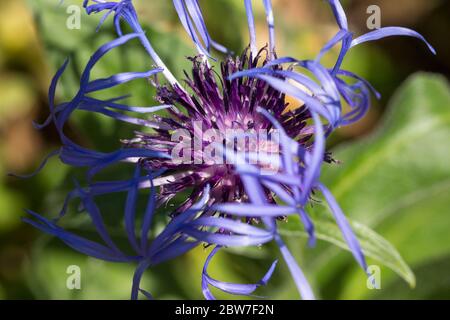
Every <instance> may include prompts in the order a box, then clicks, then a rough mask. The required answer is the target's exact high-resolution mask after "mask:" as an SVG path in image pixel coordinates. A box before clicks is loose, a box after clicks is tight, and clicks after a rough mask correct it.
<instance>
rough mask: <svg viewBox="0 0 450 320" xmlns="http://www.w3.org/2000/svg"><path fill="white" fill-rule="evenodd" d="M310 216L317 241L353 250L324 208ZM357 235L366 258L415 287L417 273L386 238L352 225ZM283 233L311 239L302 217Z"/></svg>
mask: <svg viewBox="0 0 450 320" xmlns="http://www.w3.org/2000/svg"><path fill="white" fill-rule="evenodd" d="M316 208H317V209H315V210H313V212H311V213H310V216H311V219H312V220H313V223H314V225H315V228H316V229H315V232H316V237H317V239H320V240H324V241H327V242H330V243H332V244H334V245H336V246H338V247H340V248H342V249H345V250H349V248H348V246H347V243H346V242H345V240H344V238H343V237H342V233H341V230H340V229H339V227H338V226H337V224H336V222H335V221H334V219H333V216H332V215H331V214H330V212H329V211H327V209H325V208H323V207H322V206H318V207H316ZM350 224H351V226H352V229H353V231H354V232H355V234H356V236H357V237H358V239H359V241H360V245H361V248H362V250H363V252H364V254H365V255H366V257H370V258H372V259H374V260H376V261H378V262H380V263H382V264H384V265H385V266H387V267H389V268H391V269H392V270H394V271H395V272H396V273H397V274H398V275H400V276H401V277H402V278H403V279H404V280H405V281H406V282H407V283H408V284H409V285H410V286H411V287H414V286H415V281H416V280H415V277H414V273H413V272H412V271H411V269H410V268H409V267H408V265H407V264H406V263H405V261H404V260H403V258H402V257H401V256H400V254H399V253H398V252H397V250H395V248H394V247H393V246H392V245H391V244H390V243H389V242H388V241H387V240H386V239H384V238H383V237H381V236H380V235H379V234H377V233H376V232H375V231H373V230H371V229H370V228H368V227H366V226H364V225H362V224H360V223H357V222H354V221H350ZM279 230H280V233H281V234H282V235H284V236H288V237H304V238H307V237H308V233H307V232H306V231H305V230H304V227H303V224H302V223H301V221H300V219H299V217H298V216H293V217H290V218H289V222H288V223H286V224H281V225H280V226H279Z"/></svg>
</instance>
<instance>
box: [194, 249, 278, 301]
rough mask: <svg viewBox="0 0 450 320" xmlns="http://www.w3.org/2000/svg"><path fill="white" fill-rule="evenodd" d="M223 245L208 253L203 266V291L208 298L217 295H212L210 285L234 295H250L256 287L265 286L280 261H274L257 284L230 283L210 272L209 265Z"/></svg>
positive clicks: (212, 298)
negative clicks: (211, 274)
mask: <svg viewBox="0 0 450 320" xmlns="http://www.w3.org/2000/svg"><path fill="white" fill-rule="evenodd" d="M220 248H221V247H220V246H216V247H215V248H214V249H213V251H211V253H210V254H209V255H208V257H207V258H206V261H205V265H204V266H203V272H202V291H203V295H204V296H205V298H206V299H207V300H215V297H214V296H213V295H212V293H211V291H210V289H209V285H211V286H213V287H215V288H217V289H219V290H222V291H224V292H226V293H229V294H233V295H242V296H250V295H252V294H253V292H255V290H256V289H258V287H260V286H265V285H266V284H267V283H268V281H269V280H270V278H271V277H272V274H273V272H274V271H275V268H276V266H277V263H278V261H274V262H273V263H272V265H271V266H270V268H269V270H268V271H267V273H266V274H265V275H264V277H263V278H262V279H261V280H260V281H258V282H257V283H256V284H238V283H230V282H223V281H219V280H216V279H213V278H212V277H210V276H209V274H208V266H209V263H210V262H211V259H212V258H213V257H214V255H215V254H216V253H217V252H218V251H219V249H220Z"/></svg>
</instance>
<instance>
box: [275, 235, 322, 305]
mask: <svg viewBox="0 0 450 320" xmlns="http://www.w3.org/2000/svg"><path fill="white" fill-rule="evenodd" d="M275 241H276V242H277V245H278V247H279V248H280V251H281V254H282V255H283V258H284V261H286V264H287V266H288V268H289V271H290V272H291V275H292V277H293V278H294V282H295V284H296V286H297V290H298V292H299V293H300V295H301V297H302V298H303V299H304V300H314V299H315V297H314V294H313V291H312V289H311V287H310V285H309V283H308V281H307V280H306V278H305V275H304V274H303V272H302V270H301V269H300V267H299V266H298V264H297V262H296V261H295V259H294V257H293V256H292V254H291V253H290V252H289V249H288V248H287V247H286V245H285V244H284V242H283V240H282V239H281V237H280V236H277V237H276V238H275Z"/></svg>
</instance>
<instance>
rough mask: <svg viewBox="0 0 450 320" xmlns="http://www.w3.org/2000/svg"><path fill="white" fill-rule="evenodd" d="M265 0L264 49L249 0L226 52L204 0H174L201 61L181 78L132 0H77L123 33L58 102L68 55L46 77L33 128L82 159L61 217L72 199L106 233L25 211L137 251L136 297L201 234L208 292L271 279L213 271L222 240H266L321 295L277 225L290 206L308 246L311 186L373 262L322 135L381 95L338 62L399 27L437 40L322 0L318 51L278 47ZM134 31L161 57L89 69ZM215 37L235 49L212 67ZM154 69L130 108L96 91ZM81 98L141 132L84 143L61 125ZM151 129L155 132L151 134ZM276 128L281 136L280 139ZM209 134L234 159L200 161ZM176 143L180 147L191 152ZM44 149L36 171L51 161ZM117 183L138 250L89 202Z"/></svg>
mask: <svg viewBox="0 0 450 320" xmlns="http://www.w3.org/2000/svg"><path fill="white" fill-rule="evenodd" d="M261 1H262V3H263V5H264V9H265V13H266V20H267V25H268V34H269V37H268V38H269V43H268V45H267V48H266V49H263V50H260V51H258V47H257V45H256V36H257V35H256V31H255V30H256V28H255V20H254V16H253V8H252V0H243V7H245V10H246V14H247V22H248V29H249V38H250V46H249V49H248V50H246V51H245V52H244V53H243V54H242V55H241V56H240V57H238V58H231V55H230V54H229V52H228V51H227V49H226V48H225V47H224V46H222V45H220V44H218V43H217V42H215V41H214V40H213V39H212V37H211V36H210V34H209V32H208V30H207V28H206V24H205V21H204V19H203V12H202V10H201V8H200V6H199V3H198V1H197V0H173V5H174V10H175V11H176V12H177V14H178V16H179V18H180V22H181V24H182V26H183V27H184V29H185V30H186V32H187V33H188V35H189V37H190V38H191V39H192V41H193V43H194V45H195V47H196V49H197V51H198V56H196V57H195V58H192V59H191V61H192V65H193V67H192V72H191V75H190V76H189V75H187V74H186V80H185V83H186V86H182V85H181V84H180V83H179V82H178V80H177V79H175V77H174V76H173V74H172V73H171V72H170V70H169V69H168V68H167V66H166V65H165V64H164V62H163V60H162V59H161V58H160V57H159V56H158V54H157V53H156V51H155V50H154V49H153V47H152V45H151V43H150V41H149V39H148V38H147V35H146V33H145V32H144V30H143V28H142V27H141V25H140V23H139V20H138V15H137V13H136V10H135V9H134V6H133V3H132V1H131V0H120V1H103V0H102V1H101V0H92V1H88V0H85V1H83V5H84V7H85V8H86V11H87V13H88V14H92V13H100V12H103V13H104V16H103V18H102V19H101V22H100V25H102V24H103V23H104V22H105V21H106V20H107V18H108V17H109V16H112V17H113V22H114V26H115V29H116V32H117V35H118V37H117V38H116V39H115V40H113V41H111V42H108V43H106V44H104V45H102V46H101V47H100V48H99V49H98V50H97V51H96V52H95V53H94V54H93V55H92V57H91V58H90V59H89V61H88V63H87V64H86V66H85V69H84V71H83V73H82V76H81V78H80V86H79V89H78V92H75V93H74V95H73V98H72V99H71V100H70V101H67V102H63V103H60V104H55V101H54V100H55V93H56V87H57V85H58V82H59V80H60V78H61V77H62V76H63V73H64V71H65V69H66V67H67V65H68V63H69V61H66V62H65V63H64V64H63V66H61V68H60V69H59V70H58V71H57V73H56V75H55V76H54V78H53V79H52V82H51V84H50V88H49V106H50V116H49V117H48V119H47V120H46V121H45V122H44V123H43V124H35V126H36V127H37V128H38V129H41V128H43V127H45V126H47V125H49V124H50V123H53V124H54V125H55V126H56V129H57V131H58V133H59V136H60V139H61V144H62V146H61V148H60V149H59V150H58V151H56V152H52V153H51V154H50V155H49V156H48V157H51V156H55V155H59V157H60V159H61V161H62V162H63V163H65V164H67V165H70V166H74V167H82V168H86V169H87V177H86V181H85V187H80V186H78V184H77V186H76V188H75V190H73V191H72V192H70V193H69V195H68V196H67V199H66V202H65V204H64V207H63V209H62V211H61V213H60V215H59V218H61V217H63V216H64V215H65V213H66V208H67V205H68V203H69V202H70V200H73V199H75V198H78V199H79V200H81V205H82V209H83V211H84V212H86V213H87V214H88V215H89V216H90V218H91V220H92V224H93V225H94V227H95V229H96V231H97V233H98V234H99V236H100V238H101V239H102V242H103V243H98V242H94V241H91V240H89V239H86V238H83V237H80V236H78V235H76V234H74V233H72V232H69V231H67V230H65V229H63V228H62V227H61V226H59V225H58V221H55V220H49V219H47V218H44V217H42V216H40V215H38V214H36V213H34V212H32V211H28V213H29V214H30V215H31V218H33V219H31V218H25V219H24V221H25V222H27V223H29V224H31V225H33V226H34V227H36V228H37V229H39V230H42V231H43V232H46V233H49V234H51V235H54V236H56V237H58V238H59V239H61V240H62V241H63V242H64V243H66V244H67V245H68V246H70V247H72V248H73V249H75V250H77V251H79V252H81V253H83V254H86V255H89V256H92V257H95V258H97V259H101V260H106V261H113V262H123V263H133V262H136V263H138V266H137V268H136V271H135V275H134V278H133V285H132V293H131V297H132V298H133V299H137V298H138V295H139V292H140V293H142V294H143V295H144V296H145V297H148V298H152V295H151V294H150V293H149V292H147V291H144V290H142V289H141V288H140V280H141V278H142V275H143V273H144V272H145V270H147V269H148V268H150V267H152V266H155V265H157V264H160V263H163V262H166V261H168V260H171V259H173V258H175V257H178V256H180V255H182V254H184V253H186V252H188V251H190V250H191V249H193V248H194V247H196V246H197V245H199V244H204V245H205V246H207V247H208V246H214V249H213V250H212V252H211V253H210V254H209V255H208V257H207V258H206V262H205V265H204V268H203V272H202V279H201V285H202V290H203V293H204V296H205V297H206V298H207V299H214V296H213V294H212V293H211V291H210V287H211V286H212V287H215V288H217V289H219V290H222V291H224V292H226V293H230V294H235V295H252V294H253V292H254V291H255V290H256V289H257V288H258V287H260V286H262V285H265V284H266V283H267V282H268V281H269V279H270V277H271V275H272V274H273V272H274V270H275V266H276V264H277V261H275V262H274V263H273V264H272V265H271V266H270V267H269V268H268V271H267V273H266V274H265V275H263V277H262V279H261V280H260V281H258V282H256V283H254V284H234V283H229V282H223V281H219V280H216V279H214V278H212V277H211V276H210V275H209V273H208V270H207V268H208V266H209V264H210V262H211V260H212V258H213V257H214V255H215V254H216V253H217V252H218V251H219V250H220V249H222V248H227V247H234V246H239V247H245V246H260V245H262V244H265V243H268V242H271V241H274V242H275V243H276V245H277V246H278V247H279V249H280V254H281V256H282V258H283V260H284V262H285V263H286V265H287V267H288V269H289V271H290V273H291V275H292V278H293V280H294V282H295V284H296V286H297V288H298V291H299V293H300V295H301V297H302V298H303V299H314V294H313V290H312V288H311V287H310V285H309V284H308V281H307V280H306V277H305V276H304V274H303V272H302V270H301V269H300V267H299V265H298V264H297V262H296V261H295V259H294V257H293V255H292V254H291V253H290V251H289V249H288V247H287V246H286V244H285V243H284V241H283V239H282V237H281V236H280V234H279V232H278V229H277V224H278V223H279V222H278V220H279V218H280V217H288V216H291V215H296V216H298V217H299V218H300V220H301V222H302V224H303V226H304V229H305V230H306V232H307V233H308V236H309V244H310V245H311V246H313V245H314V243H315V240H316V236H315V231H314V230H315V229H314V223H313V221H312V219H311V218H310V217H309V215H308V212H307V210H306V209H307V206H308V204H310V202H311V196H312V193H313V192H314V196H315V197H321V199H323V200H324V202H326V203H327V204H328V206H329V208H330V211H331V213H332V215H333V218H334V219H335V221H336V224H337V225H338V226H339V228H340V230H341V232H342V238H343V240H345V241H346V243H347V246H348V248H349V250H350V251H351V253H352V254H353V256H354V258H355V260H356V261H357V262H358V264H359V265H360V266H361V268H362V269H363V270H364V272H366V266H367V265H366V260H365V257H364V254H363V252H362V249H361V247H360V244H359V241H358V239H357V238H356V236H355V234H354V233H353V231H352V228H351V225H350V223H349V222H348V221H347V219H346V217H345V215H344V213H343V212H342V210H341V209H340V207H339V205H338V203H337V202H336V200H335V199H334V197H333V195H332V194H331V192H330V191H329V190H328V189H327V187H326V186H324V185H323V184H322V183H321V181H320V180H321V179H320V174H321V167H322V165H323V162H324V161H330V160H331V159H330V157H329V154H327V153H326V150H325V149H326V148H325V146H326V139H327V137H328V136H329V135H331V134H332V133H333V131H334V130H335V129H336V128H338V127H340V126H345V125H349V124H352V123H355V122H357V121H358V120H359V119H361V118H362V117H364V115H365V114H366V113H367V111H368V109H369V106H370V92H374V93H375V95H376V96H377V97H379V94H378V93H377V92H376V91H375V89H373V88H372V86H371V85H370V84H369V83H368V82H367V81H366V80H364V79H362V78H360V77H359V76H358V75H355V74H354V73H352V72H350V71H347V70H343V69H341V65H342V62H343V60H344V58H345V56H346V54H347V52H348V51H349V50H350V49H351V48H352V47H354V46H357V45H359V44H361V43H365V42H369V41H373V40H378V39H381V38H384V37H390V36H394V35H400V36H411V37H415V38H418V39H420V40H422V41H424V42H425V43H426V44H427V45H428V47H429V49H430V50H431V51H432V52H433V53H434V49H433V48H432V47H431V45H429V44H428V43H427V42H426V40H425V39H424V38H423V37H422V36H421V35H420V34H418V33H417V32H415V31H413V30H410V29H406V28H400V27H385V28H381V29H379V30H375V31H371V32H369V33H367V34H365V35H362V36H360V37H357V38H354V35H353V33H351V32H350V31H349V24H348V21H347V17H346V16H345V13H344V9H343V7H342V6H341V4H340V2H339V1H338V0H328V3H329V4H330V6H331V9H332V11H333V13H334V15H335V18H336V20H337V24H338V27H339V30H338V31H337V33H336V35H335V36H334V37H333V38H332V39H331V40H330V41H329V42H328V43H326V44H325V45H324V47H323V49H322V50H321V51H320V52H319V53H318V55H317V57H316V59H314V60H301V59H297V58H293V57H280V58H278V57H277V55H276V52H275V49H276V46H275V43H276V42H275V27H274V14H273V11H272V5H271V1H270V0H261ZM311 1H315V0H311ZM124 23H125V24H126V25H127V26H128V27H129V29H131V30H132V31H131V33H128V34H124V33H123V30H124V29H123V28H122V27H123V26H122V24H124ZM100 25H99V26H100ZM133 40H136V41H139V42H140V43H141V44H142V47H143V49H144V50H145V51H146V52H147V53H148V55H149V57H150V58H151V60H152V61H153V63H154V64H155V65H156V67H155V68H154V69H152V70H146V71H143V72H125V73H120V74H116V75H113V76H111V77H108V78H104V79H91V77H92V75H91V70H92V69H93V68H94V66H95V65H96V64H97V63H98V61H100V60H101V59H102V58H103V56H104V55H106V54H107V53H108V52H110V51H111V50H114V49H116V48H117V47H120V46H126V45H127V43H128V42H130V41H133ZM338 44H341V49H340V53H339V56H338V58H337V60H336V63H335V65H334V66H333V68H331V69H329V68H326V67H324V66H323V65H322V64H321V58H322V57H323V56H324V55H325V54H327V53H328V51H330V50H331V49H332V48H334V47H335V46H337V45H338ZM212 49H215V50H218V51H220V52H222V53H228V55H227V56H228V58H226V59H225V60H224V61H223V62H222V63H221V64H220V70H215V69H214V68H213V67H211V66H210V60H208V59H210V58H212ZM277 51H278V53H279V50H277ZM158 76H160V77H164V78H165V80H166V82H164V84H160V82H159V80H160V79H157V80H158V81H152V83H154V84H155V85H156V89H157V100H158V102H159V103H161V105H157V106H154V107H136V106H129V105H127V104H125V103H123V97H111V98H110V99H105V100H101V99H97V98H95V97H93V94H94V93H96V92H98V91H101V90H105V89H108V88H113V87H115V86H117V85H120V84H123V83H126V82H130V81H132V80H135V79H142V78H150V77H151V78H152V79H154V80H155V78H157V77H158ZM287 96H289V97H291V98H293V99H296V100H297V103H296V104H295V105H294V104H293V105H288V104H287V102H286V101H287V100H286V97H287ZM344 101H345V102H346V103H347V105H348V106H349V107H350V110H348V111H347V112H344V108H343V102H344ZM79 110H82V111H85V112H94V113H97V114H100V115H102V116H107V117H110V118H113V119H116V120H117V121H123V122H126V123H128V124H132V125H135V126H136V132H137V133H136V135H135V137H133V138H132V139H130V137H124V140H122V141H123V145H122V146H121V148H119V149H118V150H114V151H111V152H99V151H97V150H91V149H88V148H86V147H83V146H81V145H79V144H77V143H76V142H74V141H73V140H71V139H70V138H69V137H68V136H67V135H66V134H65V132H64V129H65V126H66V124H67V122H68V121H69V120H70V118H71V116H72V114H73V113H74V112H76V111H79ZM161 110H164V111H165V112H166V113H165V115H158V116H156V115H154V116H148V115H149V114H151V113H155V112H157V111H161ZM128 113H132V114H133V115H129V114H128ZM136 114H140V115H141V116H136ZM144 128H150V129H151V130H153V131H150V133H149V132H148V131H146V132H144ZM210 129H215V130H217V131H218V132H221V133H223V132H227V130H231V129H233V130H236V131H239V132H240V133H239V134H237V135H236V138H238V137H240V136H242V135H243V136H245V137H246V138H247V137H248V138H251V137H252V136H254V132H257V131H259V130H266V132H267V136H266V138H264V136H263V138H261V139H260V137H259V136H258V139H257V140H253V143H250V142H248V144H247V142H245V143H244V144H243V145H241V146H240V147H236V146H235V145H234V144H232V145H231V146H230V145H229V144H223V143H221V142H222V140H219V141H216V140H214V141H209V140H207V139H206V140H207V141H206V140H205V139H204V137H203V138H202V133H203V132H205V131H208V130H210ZM178 131H183V132H184V133H185V137H189V138H190V139H192V140H193V141H194V144H195V141H196V140H198V141H197V143H199V144H200V148H199V149H196V148H195V147H194V148H193V149H194V153H193V154H189V155H188V160H189V161H188V162H187V163H186V162H177V159H175V158H176V157H174V153H173V152H172V151H173V150H174V148H175V146H176V145H177V144H178V143H179V142H180V140H179V139H177V140H173V139H172V138H173V134H174V132H178ZM275 136H276V137H277V140H273V139H272V138H274V137H275ZM181 140H183V139H181ZM233 141H234V140H233ZM254 141H256V143H254ZM274 141H276V142H277V143H274ZM213 142H214V143H213ZM211 143H213V144H214V145H215V146H216V147H217V148H216V149H215V151H214V155H215V156H218V157H219V159H222V160H230V159H234V162H231V163H228V162H225V163H219V162H214V161H213V162H203V161H200V162H197V160H198V159H204V158H205V157H204V156H205V154H206V153H207V152H206V151H205V150H206V149H204V147H205V146H207V145H210V144H211ZM275 145H276V146H277V148H274V147H275ZM255 148H256V149H255ZM254 150H264V151H273V152H264V153H263V154H262V156H261V157H258V161H257V162H256V163H255V162H252V161H251V160H252V159H253V158H252V157H253V156H254V154H255V153H254ZM181 153H182V155H183V156H184V150H183V152H181ZM175 155H180V153H179V152H178V153H177V154H175ZM48 157H47V159H48ZM47 159H46V160H47ZM216 159H217V158H216ZM46 160H45V161H44V162H43V164H42V165H41V166H40V167H39V169H38V170H37V171H36V173H37V172H39V171H40V170H41V169H42V168H43V167H44V165H45V162H46ZM117 163H126V164H127V165H131V166H133V167H134V169H135V170H134V175H133V177H130V179H127V180H116V181H98V180H96V176H97V174H98V173H99V172H100V171H102V170H103V169H105V168H107V167H109V166H111V165H114V164H117ZM274 164H277V166H276V170H273V169H274ZM31 176H32V175H29V176H26V177H31ZM142 189H148V190H149V194H148V203H147V207H146V210H145V212H144V219H143V221H142V225H141V226H140V228H137V225H136V216H137V206H136V202H137V199H138V194H139V192H140V190H142ZM183 191H186V192H189V193H188V196H187V197H186V198H185V199H183V200H182V204H181V205H180V206H179V207H177V208H176V209H175V210H174V211H173V212H172V214H171V215H170V219H169V220H168V222H167V224H166V225H165V227H164V228H163V229H162V231H161V232H159V233H158V234H156V235H155V236H151V231H152V225H153V220H154V216H155V215H156V214H158V213H159V212H158V208H159V207H160V206H161V205H162V204H164V203H166V202H167V201H170V200H171V199H172V198H174V197H175V196H177V195H178V196H179V195H181V194H186V192H183ZM118 192H125V193H127V198H126V203H125V205H124V210H123V221H124V229H125V233H126V236H127V239H128V243H129V246H130V248H131V250H132V252H133V254H127V253H124V252H123V251H122V250H121V249H119V248H118V247H117V246H116V244H115V243H114V241H113V239H112V238H111V237H110V236H109V234H108V231H107V228H106V226H105V224H104V222H103V218H102V215H101V212H100V209H99V207H98V206H97V204H96V202H95V197H97V196H99V195H104V194H112V193H118ZM182 192H183V193H182ZM253 222H258V223H253ZM138 229H139V230H138Z"/></svg>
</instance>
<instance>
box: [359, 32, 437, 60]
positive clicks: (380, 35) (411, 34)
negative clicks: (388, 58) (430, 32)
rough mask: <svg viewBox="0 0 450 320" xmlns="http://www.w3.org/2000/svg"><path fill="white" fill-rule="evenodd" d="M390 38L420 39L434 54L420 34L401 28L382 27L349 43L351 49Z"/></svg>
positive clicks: (434, 52) (434, 51)
mask: <svg viewBox="0 0 450 320" xmlns="http://www.w3.org/2000/svg"><path fill="white" fill-rule="evenodd" d="M392 36H407V37H414V38H417V39H420V40H422V41H423V42H424V43H425V44H426V45H427V46H428V49H430V51H431V52H432V53H433V54H436V50H435V49H434V48H433V46H432V45H431V44H430V43H428V41H427V40H426V39H425V38H424V37H423V36H422V35H421V34H420V33H418V32H416V31H414V30H411V29H408V28H403V27H384V28H381V29H378V30H374V31H371V32H369V33H366V34H364V35H362V36H360V37H358V38H356V39H354V40H353V41H352V43H351V47H354V46H357V45H359V44H361V43H364V42H368V41H375V40H379V39H383V38H386V37H392Z"/></svg>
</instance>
